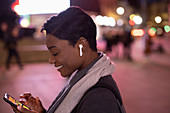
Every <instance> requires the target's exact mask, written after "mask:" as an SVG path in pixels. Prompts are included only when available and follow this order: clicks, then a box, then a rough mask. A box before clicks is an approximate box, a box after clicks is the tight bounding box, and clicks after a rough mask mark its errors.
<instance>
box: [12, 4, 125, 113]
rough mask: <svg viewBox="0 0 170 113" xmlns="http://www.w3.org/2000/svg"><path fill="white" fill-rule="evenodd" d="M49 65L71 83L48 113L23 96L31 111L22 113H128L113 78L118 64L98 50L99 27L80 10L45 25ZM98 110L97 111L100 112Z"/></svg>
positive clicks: (57, 17)
mask: <svg viewBox="0 0 170 113" xmlns="http://www.w3.org/2000/svg"><path fill="white" fill-rule="evenodd" d="M43 30H45V31H46V46H47V48H48V50H49V52H50V58H49V62H50V63H51V64H53V65H54V66H55V67H56V69H57V70H58V71H59V72H60V74H61V76H63V77H68V78H69V80H68V82H67V84H66V85H65V87H64V89H63V90H62V91H61V92H60V93H59V94H58V96H57V97H56V99H55V100H54V101H53V103H52V105H51V106H50V107H49V109H48V110H47V111H46V110H45V109H44V108H43V106H42V104H41V102H40V100H39V99H38V98H34V97H32V96H31V94H30V93H25V94H23V96H22V98H25V99H26V102H25V103H26V104H27V106H28V107H29V108H31V110H27V109H24V108H22V107H18V109H15V108H13V109H14V110H15V111H16V112H19V111H20V112H22V113H35V112H38V113H125V109H124V107H123V102H122V99H121V96H120V93H119V90H118V87H117V85H116V83H115V81H114V79H113V78H112V76H111V74H113V72H114V71H115V65H114V63H113V62H112V61H111V60H110V59H109V57H107V56H106V55H105V54H103V53H101V52H98V51H97V48H96V25H95V23H94V22H93V20H92V18H91V17H90V16H89V15H88V14H87V13H86V12H85V11H83V10H82V9H81V8H79V7H76V6H74V7H70V8H68V9H67V10H65V11H63V12H61V13H59V14H58V15H57V16H53V17H51V18H50V19H49V20H47V22H46V23H45V24H44V26H43V28H42V31H43ZM96 108H97V109H96Z"/></svg>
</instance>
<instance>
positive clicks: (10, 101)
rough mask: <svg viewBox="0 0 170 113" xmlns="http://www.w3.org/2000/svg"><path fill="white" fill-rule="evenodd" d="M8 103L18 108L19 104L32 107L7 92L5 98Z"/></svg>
mask: <svg viewBox="0 0 170 113" xmlns="http://www.w3.org/2000/svg"><path fill="white" fill-rule="evenodd" d="M3 99H4V100H5V101H6V102H7V103H9V104H10V105H12V106H13V107H15V108H17V106H18V105H19V106H22V107H23V108H26V109H28V110H29V109H30V108H29V107H27V106H26V105H24V104H22V103H21V102H19V101H17V100H16V99H15V98H13V97H12V96H10V95H9V94H7V93H5V95H4V98H3Z"/></svg>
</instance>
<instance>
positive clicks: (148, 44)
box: [144, 35, 153, 56]
mask: <svg viewBox="0 0 170 113" xmlns="http://www.w3.org/2000/svg"><path fill="white" fill-rule="evenodd" d="M152 45H153V41H152V38H151V36H150V35H148V37H147V38H146V40H145V49H144V53H145V55H146V56H149V55H150V54H151V53H152Z"/></svg>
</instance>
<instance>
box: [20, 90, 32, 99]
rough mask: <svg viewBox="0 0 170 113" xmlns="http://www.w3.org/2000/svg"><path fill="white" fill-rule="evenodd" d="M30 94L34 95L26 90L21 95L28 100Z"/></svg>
mask: <svg viewBox="0 0 170 113" xmlns="http://www.w3.org/2000/svg"><path fill="white" fill-rule="evenodd" d="M30 96H32V95H31V93H29V92H25V93H23V94H21V95H20V98H25V99H26V100H27V99H28V98H29V97H30Z"/></svg>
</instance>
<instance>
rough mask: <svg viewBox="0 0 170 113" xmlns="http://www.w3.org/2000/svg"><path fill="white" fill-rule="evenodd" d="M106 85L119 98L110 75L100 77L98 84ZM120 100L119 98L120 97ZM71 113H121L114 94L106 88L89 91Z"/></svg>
mask: <svg viewBox="0 0 170 113" xmlns="http://www.w3.org/2000/svg"><path fill="white" fill-rule="evenodd" d="M103 83H104V84H107V85H109V86H111V88H113V89H114V90H115V91H116V93H117V94H118V96H120V93H119V90H118V87H117V85H116V83H115V81H114V80H113V78H112V76H111V75H108V76H105V77H102V78H101V79H100V80H99V82H97V84H96V85H95V86H97V85H98V84H103ZM120 98H121V97H120ZM71 113H121V111H120V107H119V105H118V102H117V98H116V96H115V94H114V93H113V92H112V91H111V90H110V89H108V88H106V87H94V88H91V89H89V90H88V91H87V92H86V93H85V95H84V96H83V97H82V99H81V100H80V102H79V103H78V105H77V106H76V107H75V108H74V109H73V111H72V112H71Z"/></svg>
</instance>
